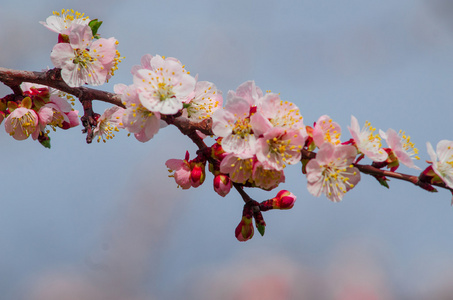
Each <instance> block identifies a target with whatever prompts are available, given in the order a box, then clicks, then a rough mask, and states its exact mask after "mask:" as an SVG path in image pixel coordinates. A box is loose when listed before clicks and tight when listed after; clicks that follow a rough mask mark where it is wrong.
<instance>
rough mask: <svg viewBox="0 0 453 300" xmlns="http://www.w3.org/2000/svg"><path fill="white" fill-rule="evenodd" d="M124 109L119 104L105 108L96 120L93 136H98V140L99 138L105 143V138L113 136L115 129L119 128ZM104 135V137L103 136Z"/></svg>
mask: <svg viewBox="0 0 453 300" xmlns="http://www.w3.org/2000/svg"><path fill="white" fill-rule="evenodd" d="M123 112H124V109H123V108H121V107H119V106H112V107H110V108H107V109H106V110H105V111H104V113H103V114H102V115H101V117H100V118H99V120H98V121H97V125H96V128H95V129H94V130H93V137H96V136H97V137H98V142H100V141H101V140H102V141H103V142H104V143H105V142H106V139H107V140H109V139H112V138H113V137H114V136H115V133H114V132H115V131H119V130H118V128H121V127H122V126H121V124H122V121H121V118H122V117H123ZM104 137H105V138H104Z"/></svg>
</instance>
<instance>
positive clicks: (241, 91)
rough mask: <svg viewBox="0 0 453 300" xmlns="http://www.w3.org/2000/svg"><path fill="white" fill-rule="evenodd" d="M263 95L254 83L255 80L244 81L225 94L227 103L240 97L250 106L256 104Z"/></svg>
mask: <svg viewBox="0 0 453 300" xmlns="http://www.w3.org/2000/svg"><path fill="white" fill-rule="evenodd" d="M262 97H263V92H262V91H261V89H260V88H259V87H257V86H256V85H255V81H246V82H244V83H243V84H241V85H240V86H238V88H237V89H236V91H229V92H228V95H227V104H228V102H229V101H230V100H233V99H235V98H241V99H243V100H245V101H246V102H247V103H248V104H249V106H250V107H252V106H256V105H257V102H258V100H259V99H260V98H262Z"/></svg>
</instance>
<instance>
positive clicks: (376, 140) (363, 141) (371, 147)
mask: <svg viewBox="0 0 453 300" xmlns="http://www.w3.org/2000/svg"><path fill="white" fill-rule="evenodd" d="M348 129H349V132H350V133H351V135H352V138H353V139H354V142H355V145H356V146H357V148H358V149H359V151H360V152H362V153H363V154H365V155H366V156H368V157H369V158H370V159H371V160H373V161H377V162H382V161H384V160H386V159H387V157H388V154H387V152H385V150H384V149H382V148H381V146H382V145H381V138H380V137H379V134H374V131H375V130H376V128H373V127H372V126H371V124H370V122H368V121H367V122H365V125H364V126H363V128H362V129H360V126H359V122H358V121H357V119H356V118H355V117H354V116H351V127H348Z"/></svg>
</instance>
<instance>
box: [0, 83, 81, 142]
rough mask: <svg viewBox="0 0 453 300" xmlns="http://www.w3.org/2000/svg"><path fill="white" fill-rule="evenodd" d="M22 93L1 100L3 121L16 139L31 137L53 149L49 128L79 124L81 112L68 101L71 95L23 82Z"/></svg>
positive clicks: (62, 127) (0, 120) (0, 113)
mask: <svg viewBox="0 0 453 300" xmlns="http://www.w3.org/2000/svg"><path fill="white" fill-rule="evenodd" d="M21 89H22V91H23V96H22V97H20V98H18V99H17V98H15V97H12V96H11V95H8V96H6V97H4V98H1V99H0V123H1V122H2V121H4V122H5V130H6V132H7V133H9V134H10V135H11V136H12V137H13V138H14V139H16V140H25V139H27V138H28V137H29V136H31V137H32V138H33V139H34V140H36V139H37V140H38V141H39V142H40V143H41V144H43V145H44V146H45V147H48V148H50V138H49V136H48V134H49V132H50V129H52V130H53V131H55V130H56V128H61V129H69V128H71V127H75V126H77V125H79V116H78V113H79V112H78V111H77V110H74V109H72V106H71V104H70V103H69V102H68V100H69V99H71V97H70V96H67V95H65V94H64V93H62V92H59V91H57V90H55V89H52V88H49V87H46V86H42V85H38V84H30V83H22V85H21Z"/></svg>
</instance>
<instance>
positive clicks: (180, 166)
mask: <svg viewBox="0 0 453 300" xmlns="http://www.w3.org/2000/svg"><path fill="white" fill-rule="evenodd" d="M188 160H189V152H186V157H185V159H169V160H167V162H166V163H165V165H166V166H167V168H168V169H169V171H171V172H173V171H174V174H173V175H169V177H174V178H175V181H176V183H177V184H178V185H179V186H180V187H181V188H182V189H183V190H186V189H188V188H190V187H191V186H192V184H191V181H190V173H191V169H190V165H189V161H188Z"/></svg>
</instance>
